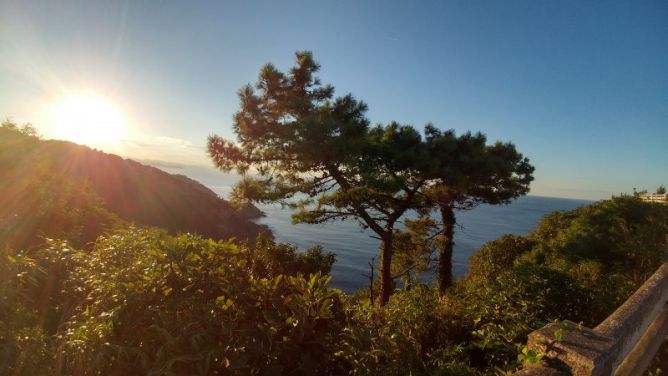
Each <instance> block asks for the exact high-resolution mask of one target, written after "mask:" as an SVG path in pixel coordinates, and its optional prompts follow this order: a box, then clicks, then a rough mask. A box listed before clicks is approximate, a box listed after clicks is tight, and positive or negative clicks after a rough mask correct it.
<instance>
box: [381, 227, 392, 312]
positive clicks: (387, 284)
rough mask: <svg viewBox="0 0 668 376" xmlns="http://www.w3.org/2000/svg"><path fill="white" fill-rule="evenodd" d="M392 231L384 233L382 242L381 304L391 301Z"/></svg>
mask: <svg viewBox="0 0 668 376" xmlns="http://www.w3.org/2000/svg"><path fill="white" fill-rule="evenodd" d="M391 265H392V232H390V233H389V234H385V235H383V241H382V242H381V244H380V305H381V306H384V305H385V304H387V302H389V301H390V294H391V293H392V270H391Z"/></svg>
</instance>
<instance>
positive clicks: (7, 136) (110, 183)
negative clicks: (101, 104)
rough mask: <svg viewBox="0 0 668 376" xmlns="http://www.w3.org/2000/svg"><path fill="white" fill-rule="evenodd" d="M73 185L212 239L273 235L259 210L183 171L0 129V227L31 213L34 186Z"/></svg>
mask: <svg viewBox="0 0 668 376" xmlns="http://www.w3.org/2000/svg"><path fill="white" fill-rule="evenodd" d="M40 182H42V183H41V184H40ZM73 186H74V187H86V189H87V190H89V191H90V192H91V193H92V194H94V195H95V196H97V197H99V199H100V202H101V206H102V207H103V208H104V209H106V210H108V211H109V212H111V213H113V214H114V215H116V216H118V217H119V218H121V219H122V220H125V221H128V222H134V223H136V224H138V225H145V226H157V227H162V228H165V229H167V230H169V231H170V232H172V233H177V232H190V233H197V234H200V235H203V236H205V237H211V238H214V239H222V238H230V237H236V238H238V239H254V238H255V237H256V236H257V234H258V233H269V230H268V228H267V227H265V226H260V225H257V224H255V223H253V222H252V221H251V219H252V218H253V217H257V216H260V215H262V212H260V211H259V210H258V209H257V208H255V207H251V208H247V209H245V210H237V209H235V208H234V207H233V206H232V205H231V204H230V203H229V202H227V201H225V200H224V199H222V198H220V197H218V196H217V195H216V194H215V193H214V192H213V191H211V190H210V189H208V188H206V187H205V186H203V185H202V184H200V183H198V182H196V181H194V180H192V179H190V178H188V177H186V176H183V175H171V174H168V173H166V172H164V171H162V170H160V169H158V168H155V167H151V166H146V165H143V164H141V163H138V162H136V161H133V160H130V159H123V158H121V157H119V156H117V155H113V154H107V153H104V152H101V151H98V150H94V149H91V148H89V147H86V146H82V145H77V144H74V143H72V142H67V141H56V140H40V139H38V138H35V137H29V136H25V135H23V134H21V133H19V132H16V131H13V130H10V129H5V128H0V224H2V223H3V219H4V220H5V221H7V219H8V218H12V217H17V216H30V214H31V211H34V210H35V209H36V208H34V206H35V205H34V204H32V205H31V204H30V201H31V197H32V196H34V195H36V194H37V192H35V191H37V190H44V189H46V190H48V191H51V192H59V191H60V190H62V189H63V187H73ZM52 196H53V195H52ZM58 196H59V194H56V195H55V197H56V199H57V198H58ZM33 201H34V200H33Z"/></svg>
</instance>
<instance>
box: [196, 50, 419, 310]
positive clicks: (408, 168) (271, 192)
mask: <svg viewBox="0 0 668 376" xmlns="http://www.w3.org/2000/svg"><path fill="white" fill-rule="evenodd" d="M318 69H319V65H318V64H317V63H316V62H315V61H314V60H313V57H312V55H311V53H309V52H297V53H296V65H295V66H294V67H293V68H292V69H291V70H290V71H289V72H288V73H287V74H285V73H282V72H279V71H278V70H277V69H276V68H275V67H274V66H273V65H271V64H267V65H266V66H264V68H262V69H261V71H260V76H259V79H258V82H257V84H256V85H255V87H254V88H253V87H252V86H250V85H248V86H245V87H244V88H242V89H241V90H240V91H239V100H240V109H239V111H238V112H237V113H236V114H235V116H234V132H235V134H236V136H237V143H233V142H230V141H228V140H225V139H223V138H221V137H219V136H216V135H214V136H211V137H209V141H208V151H209V155H210V156H211V158H212V160H213V162H214V164H215V165H216V166H217V167H218V168H220V169H221V170H223V171H230V170H232V169H236V170H237V171H239V172H241V173H244V174H245V176H244V178H243V179H242V181H241V182H240V183H239V184H238V185H237V186H236V187H235V188H234V191H233V198H235V199H237V200H253V201H278V202H282V203H284V204H288V205H290V206H291V207H293V208H295V209H297V211H296V213H295V214H294V215H293V220H294V221H295V222H306V223H322V222H325V221H329V220H334V219H345V218H356V219H358V220H359V221H360V223H361V225H362V226H364V227H368V228H370V229H371V230H373V231H374V232H375V233H376V234H377V235H378V237H379V238H380V240H381V304H384V303H386V302H387V301H388V299H389V296H390V290H391V288H392V286H391V271H390V267H391V257H392V238H393V232H394V226H395V224H396V222H397V221H398V220H399V218H400V217H401V216H402V215H403V214H404V213H405V212H406V211H407V210H409V209H411V207H412V205H413V201H414V199H415V196H416V194H417V192H418V191H419V189H420V188H421V186H422V184H423V183H424V182H425V179H423V178H420V177H418V174H416V173H415V172H416V171H417V169H416V166H419V165H418V161H421V160H422V159H420V158H419V155H420V153H423V152H424V148H423V144H422V140H421V136H420V134H419V133H418V132H417V131H415V129H414V128H413V127H410V126H406V125H399V124H398V123H390V124H388V125H387V126H381V125H379V126H376V127H374V128H371V127H369V120H368V119H367V118H366V117H365V112H366V109H367V106H366V104H364V102H361V101H358V100H356V99H355V98H354V97H353V96H352V95H350V94H349V95H345V96H343V97H336V98H334V88H333V87H332V86H331V85H326V86H323V85H322V84H321V83H320V81H319V79H318V78H316V77H315V76H314V74H315V73H316V72H317V71H318ZM251 168H252V169H253V171H252V172H254V173H255V174H254V175H251V174H246V173H247V172H249V170H250V169H251Z"/></svg>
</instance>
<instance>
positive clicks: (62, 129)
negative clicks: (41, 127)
mask: <svg viewBox="0 0 668 376" xmlns="http://www.w3.org/2000/svg"><path fill="white" fill-rule="evenodd" d="M49 118H50V122H51V130H52V136H53V138H56V139H61V140H68V141H72V142H76V143H78V144H85V145H88V146H92V147H103V146H110V145H115V144H118V142H119V141H120V140H121V139H122V138H123V137H124V136H125V135H126V132H127V122H126V119H125V118H124V116H123V113H122V112H121V111H120V110H119V109H118V108H117V107H116V106H115V105H114V103H113V102H112V101H110V100H107V99H105V98H103V97H99V96H95V95H72V96H68V97H65V98H63V99H61V100H60V101H58V102H56V103H55V104H54V105H53V107H52V110H51V113H50V114H49Z"/></svg>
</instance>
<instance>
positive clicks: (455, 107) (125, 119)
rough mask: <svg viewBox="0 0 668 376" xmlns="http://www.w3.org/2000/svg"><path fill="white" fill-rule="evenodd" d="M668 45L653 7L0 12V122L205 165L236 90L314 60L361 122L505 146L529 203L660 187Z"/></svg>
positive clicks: (229, 4)
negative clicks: (516, 157) (363, 117)
mask: <svg viewBox="0 0 668 376" xmlns="http://www.w3.org/2000/svg"><path fill="white" fill-rule="evenodd" d="M666 46H668V3H666V2H665V1H644V2H640V3H638V2H633V1H608V2H599V1H591V2H585V3H582V2H579V1H564V2H543V1H504V2H477V1H474V2H455V1H425V2H419V3H412V2H411V3H408V2H385V1H383V2H353V1H350V2H347V1H336V2H310V1H303V2H299V1H288V2H270V1H266V2H257V1H252V2H250V1H243V2H233V1H224V2H223V1H211V2H180V1H117V2H97V1H95V2H91V1H58V2H49V1H44V2H38V1H5V0H2V1H0V55H1V56H3V58H2V59H0V72H1V74H0V115H2V116H3V117H7V118H9V119H10V120H12V121H14V122H17V123H24V122H31V123H32V124H33V125H34V126H36V127H37V128H38V129H39V131H40V132H41V133H42V134H43V135H44V136H45V137H46V138H60V139H69V140H73V141H75V142H79V143H84V144H87V145H90V146H93V147H96V148H99V149H102V150H104V151H108V152H113V153H117V154H120V155H123V156H126V157H132V158H137V159H151V160H161V161H167V162H172V163H182V164H188V165H210V161H209V160H208V158H207V156H206V153H205V144H206V138H207V136H208V135H210V134H212V133H214V132H215V133H217V134H220V135H221V136H223V137H226V138H228V139H232V138H233V134H232V116H233V114H234V112H235V111H236V109H237V105H238V99H237V90H238V89H239V88H240V87H242V86H243V85H245V84H247V83H250V82H254V81H255V78H256V77H257V72H258V70H259V69H260V67H261V66H262V65H263V64H265V63H267V62H272V63H274V64H275V65H276V66H277V68H278V69H287V68H288V67H289V66H290V64H291V63H292V61H293V58H294V55H293V52H294V51H296V50H310V51H312V52H313V55H314V57H315V58H316V59H317V60H318V62H319V63H320V64H321V65H322V69H321V71H320V72H319V74H318V75H319V77H320V78H321V79H322V81H323V83H332V84H333V85H334V86H335V87H336V93H337V95H344V94H346V93H352V94H353V95H354V96H355V97H357V98H359V99H361V100H364V101H365V102H366V103H367V104H368V106H369V111H368V116H369V119H370V120H371V121H372V122H373V123H375V122H382V123H387V122H389V121H392V120H395V121H397V122H399V123H401V124H412V125H413V126H415V127H417V128H422V127H423V126H424V125H425V124H427V123H428V122H431V123H433V124H434V125H435V126H436V127H437V128H439V129H443V130H446V129H451V128H452V129H455V130H456V131H457V133H461V132H465V131H468V130H471V131H474V132H476V131H481V132H483V133H485V134H486V135H487V136H488V139H490V140H492V141H493V140H497V139H499V140H502V141H512V142H513V143H515V145H517V147H518V149H519V150H521V151H522V153H523V154H524V155H525V156H527V157H528V158H530V160H531V162H532V164H533V165H534V166H535V167H536V173H535V181H534V182H533V183H532V186H531V194H533V195H542V196H557V197H570V198H583V199H601V198H608V197H610V196H611V195H612V194H619V193H622V192H626V193H630V192H631V191H632V189H633V188H634V187H637V188H638V189H648V190H653V189H655V188H656V187H657V186H659V185H660V184H663V183H665V178H666V173H665V171H666V167H665V166H666V162H667V161H668V148H667V147H666V144H667V143H666V140H667V139H668V124H666V121H667V119H668V68H667V67H668V48H666ZM82 107H85V108H87V109H88V110H87V111H88V113H85V114H81V113H78V112H77V111H80V109H81V108H82ZM73 119H74V120H73ZM77 119H79V120H77ZM80 119H84V120H85V121H84V122H81V120H80ZM77 122H80V123H77ZM65 123H66V124H67V125H64V124H65ZM82 128H85V130H82Z"/></svg>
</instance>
